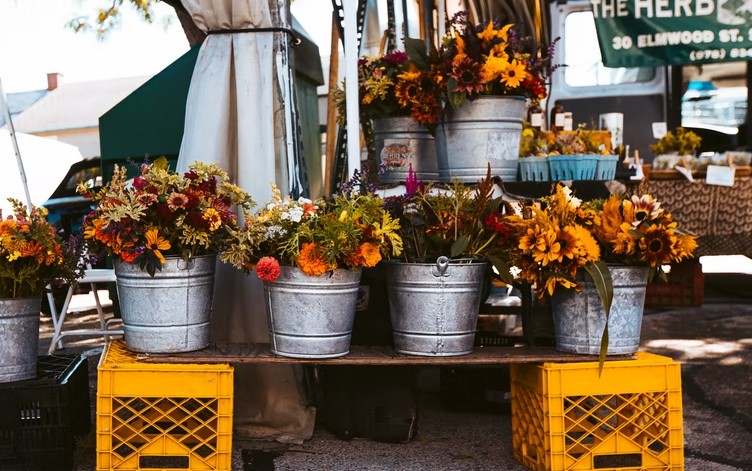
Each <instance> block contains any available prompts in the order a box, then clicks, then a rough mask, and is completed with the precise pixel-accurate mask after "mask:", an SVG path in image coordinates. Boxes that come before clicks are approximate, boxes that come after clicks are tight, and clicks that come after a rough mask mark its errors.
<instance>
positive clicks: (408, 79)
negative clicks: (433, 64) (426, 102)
mask: <svg viewBox="0 0 752 471" xmlns="http://www.w3.org/2000/svg"><path fill="white" fill-rule="evenodd" d="M397 78H399V81H398V82H397V85H396V86H395V87H394V95H395V96H396V97H397V103H399V105H400V106H401V107H403V108H408V107H410V106H411V105H412V104H414V103H415V100H416V98H417V97H418V96H419V94H420V92H421V86H420V81H421V76H420V72H404V73H402V74H400V75H399V76H398V77H397Z"/></svg>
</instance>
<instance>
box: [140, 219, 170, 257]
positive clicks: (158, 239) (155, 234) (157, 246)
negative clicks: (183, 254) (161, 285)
mask: <svg viewBox="0 0 752 471" xmlns="http://www.w3.org/2000/svg"><path fill="white" fill-rule="evenodd" d="M144 238H145V239H146V248H147V249H148V250H151V251H152V252H154V255H156V257H157V258H158V259H159V261H160V262H162V264H164V263H165V262H166V260H165V258H164V256H163V255H162V252H161V251H162V250H170V242H169V241H167V240H165V239H163V238H162V236H160V235H159V230H158V229H157V228H156V227H152V228H151V229H148V230H147V231H146V233H145V234H144Z"/></svg>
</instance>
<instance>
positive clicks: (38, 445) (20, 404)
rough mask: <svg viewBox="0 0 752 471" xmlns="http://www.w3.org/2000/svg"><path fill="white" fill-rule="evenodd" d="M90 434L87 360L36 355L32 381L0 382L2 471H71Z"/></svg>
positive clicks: (77, 357) (79, 356)
mask: <svg viewBox="0 0 752 471" xmlns="http://www.w3.org/2000/svg"><path fill="white" fill-rule="evenodd" d="M90 430H91V409H90V407H89V371H88V361H87V359H86V357H84V356H81V355H74V354H65V355H45V356H40V357H38V359H37V376H36V378H34V379H29V380H25V381H16V382H12V383H0V470H14V471H15V470H40V471H41V470H50V469H55V470H64V469H71V468H72V467H73V452H74V450H75V437H76V436H80V435H85V434H86V433H88V432H89V431H90Z"/></svg>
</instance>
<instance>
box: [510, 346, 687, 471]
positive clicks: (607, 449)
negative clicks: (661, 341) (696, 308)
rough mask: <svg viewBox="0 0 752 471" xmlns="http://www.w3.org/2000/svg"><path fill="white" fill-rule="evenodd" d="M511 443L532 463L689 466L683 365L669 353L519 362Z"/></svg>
mask: <svg viewBox="0 0 752 471" xmlns="http://www.w3.org/2000/svg"><path fill="white" fill-rule="evenodd" d="M511 378H512V446H513V451H514V456H515V458H516V459H517V460H518V461H519V462H521V463H522V464H524V465H525V466H527V467H528V468H530V469H532V470H534V471H575V470H594V469H604V470H609V471H617V470H633V469H640V470H644V471H670V470H677V471H678V470H683V469H684V441H683V429H682V400H681V371H680V366H679V364H678V363H677V362H675V361H673V360H671V359H670V358H666V357H662V356H660V355H654V354H649V353H642V352H640V353H638V354H637V358H636V359H634V360H617V361H607V362H606V363H605V364H604V366H603V371H602V373H601V374H599V371H598V362H585V363H561V364H559V363H543V364H515V365H512V368H511Z"/></svg>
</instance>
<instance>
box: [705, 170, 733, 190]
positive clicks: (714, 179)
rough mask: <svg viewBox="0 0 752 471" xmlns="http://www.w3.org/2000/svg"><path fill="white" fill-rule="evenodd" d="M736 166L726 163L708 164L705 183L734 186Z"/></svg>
mask: <svg viewBox="0 0 752 471" xmlns="http://www.w3.org/2000/svg"><path fill="white" fill-rule="evenodd" d="M735 171H736V170H735V169H734V167H726V166H725V165H708V173H707V176H706V177H705V183H706V184H708V185H718V186H734V173H735Z"/></svg>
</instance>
